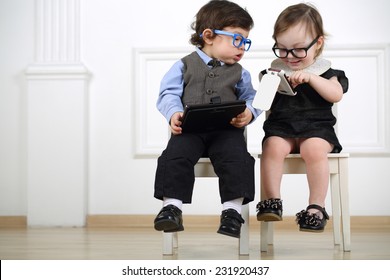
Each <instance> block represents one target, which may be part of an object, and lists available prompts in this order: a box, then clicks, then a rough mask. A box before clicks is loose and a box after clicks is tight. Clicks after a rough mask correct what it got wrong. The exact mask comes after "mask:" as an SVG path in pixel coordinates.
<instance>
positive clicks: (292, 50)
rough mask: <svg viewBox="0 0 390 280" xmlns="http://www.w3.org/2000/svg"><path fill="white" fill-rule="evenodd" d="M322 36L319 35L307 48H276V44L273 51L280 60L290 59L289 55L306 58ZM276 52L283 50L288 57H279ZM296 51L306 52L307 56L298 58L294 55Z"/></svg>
mask: <svg viewBox="0 0 390 280" xmlns="http://www.w3.org/2000/svg"><path fill="white" fill-rule="evenodd" d="M320 37H321V36H320V35H318V36H317V37H316V38H315V39H314V40H313V41H312V42H311V43H310V44H309V45H308V46H307V47H306V48H293V49H286V48H276V47H275V46H276V44H277V43H275V44H274V46H273V47H272V51H273V52H274V54H275V56H276V57H278V58H287V57H288V54H289V53H291V54H292V56H293V57H295V58H305V57H306V56H307V51H308V50H309V49H310V48H311V47H312V46H314V44H315V43H317V41H318V39H320ZM276 50H283V51H285V52H286V55H285V56H279V55H277V53H276ZM296 50H304V51H305V56H297V55H295V54H294V51H296Z"/></svg>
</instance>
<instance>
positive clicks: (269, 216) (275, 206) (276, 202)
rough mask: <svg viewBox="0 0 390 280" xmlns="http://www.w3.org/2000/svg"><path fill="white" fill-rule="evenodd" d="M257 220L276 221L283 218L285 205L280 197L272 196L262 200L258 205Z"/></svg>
mask: <svg viewBox="0 0 390 280" xmlns="http://www.w3.org/2000/svg"><path fill="white" fill-rule="evenodd" d="M256 208H257V220H258V221H264V222H274V221H281V220H283V218H282V215H283V205H282V200H281V199H279V198H270V199H266V200H263V201H260V202H259V203H258V204H257V206H256Z"/></svg>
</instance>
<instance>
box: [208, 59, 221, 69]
mask: <svg viewBox="0 0 390 280" xmlns="http://www.w3.org/2000/svg"><path fill="white" fill-rule="evenodd" d="M207 65H210V66H211V68H215V67H218V66H221V62H220V61H219V60H216V59H212V60H210V61H209V63H207Z"/></svg>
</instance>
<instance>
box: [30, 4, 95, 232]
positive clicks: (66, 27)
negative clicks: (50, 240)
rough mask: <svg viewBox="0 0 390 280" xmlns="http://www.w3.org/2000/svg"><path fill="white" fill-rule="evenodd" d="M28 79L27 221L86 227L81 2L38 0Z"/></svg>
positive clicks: (85, 75) (85, 91)
mask: <svg viewBox="0 0 390 280" xmlns="http://www.w3.org/2000/svg"><path fill="white" fill-rule="evenodd" d="M35 5H36V32H35V39H36V57H35V62H34V63H33V64H31V65H29V66H28V68H27V70H26V78H27V88H26V93H27V114H26V115H27V221H28V225H29V226H83V225H85V218H86V214H87V183H88V182H87V178H88V174H87V170H88V168H87V167H88V166H87V164H88V162H87V158H88V155H87V151H88V146H87V140H88V115H87V113H88V110H87V108H88V98H87V96H88V72H87V69H86V68H85V66H84V65H83V64H82V63H81V60H80V16H81V13H80V6H81V5H80V0H36V2H35Z"/></svg>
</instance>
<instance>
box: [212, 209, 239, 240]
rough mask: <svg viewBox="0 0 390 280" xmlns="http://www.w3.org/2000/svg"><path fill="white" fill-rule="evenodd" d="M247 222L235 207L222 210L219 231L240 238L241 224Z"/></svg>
mask: <svg viewBox="0 0 390 280" xmlns="http://www.w3.org/2000/svg"><path fill="white" fill-rule="evenodd" d="M243 223H245V221H244V219H243V218H242V217H241V215H240V214H239V213H238V212H237V211H236V210H234V209H227V210H224V211H222V214H221V224H220V226H219V229H218V231H217V232H218V233H220V234H224V235H228V236H231V237H236V238H240V233H241V224H243Z"/></svg>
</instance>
